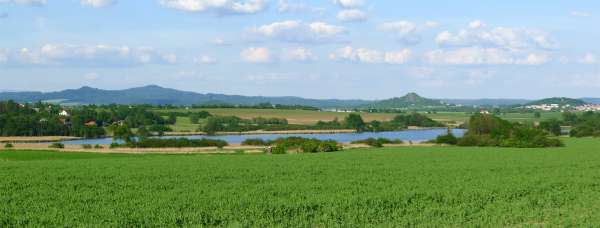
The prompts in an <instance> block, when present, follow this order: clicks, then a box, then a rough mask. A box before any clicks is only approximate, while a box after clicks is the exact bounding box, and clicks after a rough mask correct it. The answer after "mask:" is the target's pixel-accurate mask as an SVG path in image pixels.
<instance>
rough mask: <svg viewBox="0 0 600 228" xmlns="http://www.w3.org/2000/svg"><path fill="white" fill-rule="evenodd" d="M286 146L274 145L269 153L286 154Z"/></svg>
mask: <svg viewBox="0 0 600 228" xmlns="http://www.w3.org/2000/svg"><path fill="white" fill-rule="evenodd" d="M286 153H287V148H285V147H284V146H274V147H272V148H271V154H286Z"/></svg>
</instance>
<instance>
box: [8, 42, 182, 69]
mask: <svg viewBox="0 0 600 228" xmlns="http://www.w3.org/2000/svg"><path fill="white" fill-rule="evenodd" d="M0 55H1V54H0ZM0 59H4V61H0V62H4V63H5V64H9V65H17V66H18V65H27V66H63V67H127V66H137V65H143V64H172V63H175V62H176V61H177V56H175V55H174V54H165V53H160V52H157V51H155V50H154V49H153V48H150V47H138V48H131V47H128V46H110V45H71V44H46V45H44V46H42V47H41V48H39V49H29V48H22V49H21V50H19V51H13V52H7V54H4V58H2V57H0Z"/></svg>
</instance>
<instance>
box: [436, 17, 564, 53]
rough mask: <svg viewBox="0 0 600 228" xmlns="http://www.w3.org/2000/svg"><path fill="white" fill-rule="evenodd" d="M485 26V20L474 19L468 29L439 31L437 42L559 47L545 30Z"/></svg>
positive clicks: (522, 47) (503, 46)
mask: <svg viewBox="0 0 600 228" xmlns="http://www.w3.org/2000/svg"><path fill="white" fill-rule="evenodd" d="M485 28H486V26H485V25H484V24H483V22H480V21H474V22H471V23H470V24H469V28H468V29H462V30H460V31H459V32H458V33H457V34H453V33H451V32H449V31H444V32H441V33H439V34H438V35H437V37H436V42H437V43H438V45H440V46H443V47H493V48H503V49H508V50H520V49H539V48H541V49H555V48H557V47H558V44H557V43H556V42H554V41H553V40H552V38H550V36H549V35H548V34H547V33H545V32H543V31H539V30H533V29H523V28H508V27H496V28H492V29H485Z"/></svg>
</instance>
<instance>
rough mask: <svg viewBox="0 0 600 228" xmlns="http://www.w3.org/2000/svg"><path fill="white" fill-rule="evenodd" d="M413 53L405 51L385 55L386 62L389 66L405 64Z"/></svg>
mask: <svg viewBox="0 0 600 228" xmlns="http://www.w3.org/2000/svg"><path fill="white" fill-rule="evenodd" d="M411 55H412V51H411V50H409V49H404V50H402V51H396V52H387V53H385V59H384V61H385V62H386V63H388V64H404V63H406V62H407V61H408V59H409V58H410V57H411Z"/></svg>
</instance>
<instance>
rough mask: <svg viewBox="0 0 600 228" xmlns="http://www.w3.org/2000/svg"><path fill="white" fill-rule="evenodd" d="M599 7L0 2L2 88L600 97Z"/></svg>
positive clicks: (197, 0)
mask: <svg viewBox="0 0 600 228" xmlns="http://www.w3.org/2000/svg"><path fill="white" fill-rule="evenodd" d="M598 22H600V1H592V0H571V1H567V0H557V1H543V0H529V1H517V0H506V1H491V0H490V1H481V0H478V1H475V0H472V1H467V0H455V1H382V0H320V1H317V0H312V1H299V0H281V1H280V0H270V1H269V0H144V1H125V0H60V1H59V0H0V29H1V31H2V32H0V34H1V35H0V78H1V79H2V83H0V91H24V90H25V91H32V90H36V91H37V90H40V91H55V90H62V89H67V88H77V87H81V86H85V85H88V86H92V87H98V88H104V89H123V88H129V87H135V86H143V85H149V84H156V85H160V86H165V87H171V88H176V89H182V90H188V91H195V92H200V93H226V94H241V95H266V96H286V95H293V96H302V97H310V98H362V99H381V98H389V97H394V96H401V95H403V94H405V93H407V92H417V93H419V94H422V95H424V96H428V97H436V98H542V97H549V96H570V97H600V92H598V91H600V90H599V89H600V44H599V43H598V41H599V40H600V30H599V29H597V26H598V24H599V23H598Z"/></svg>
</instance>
